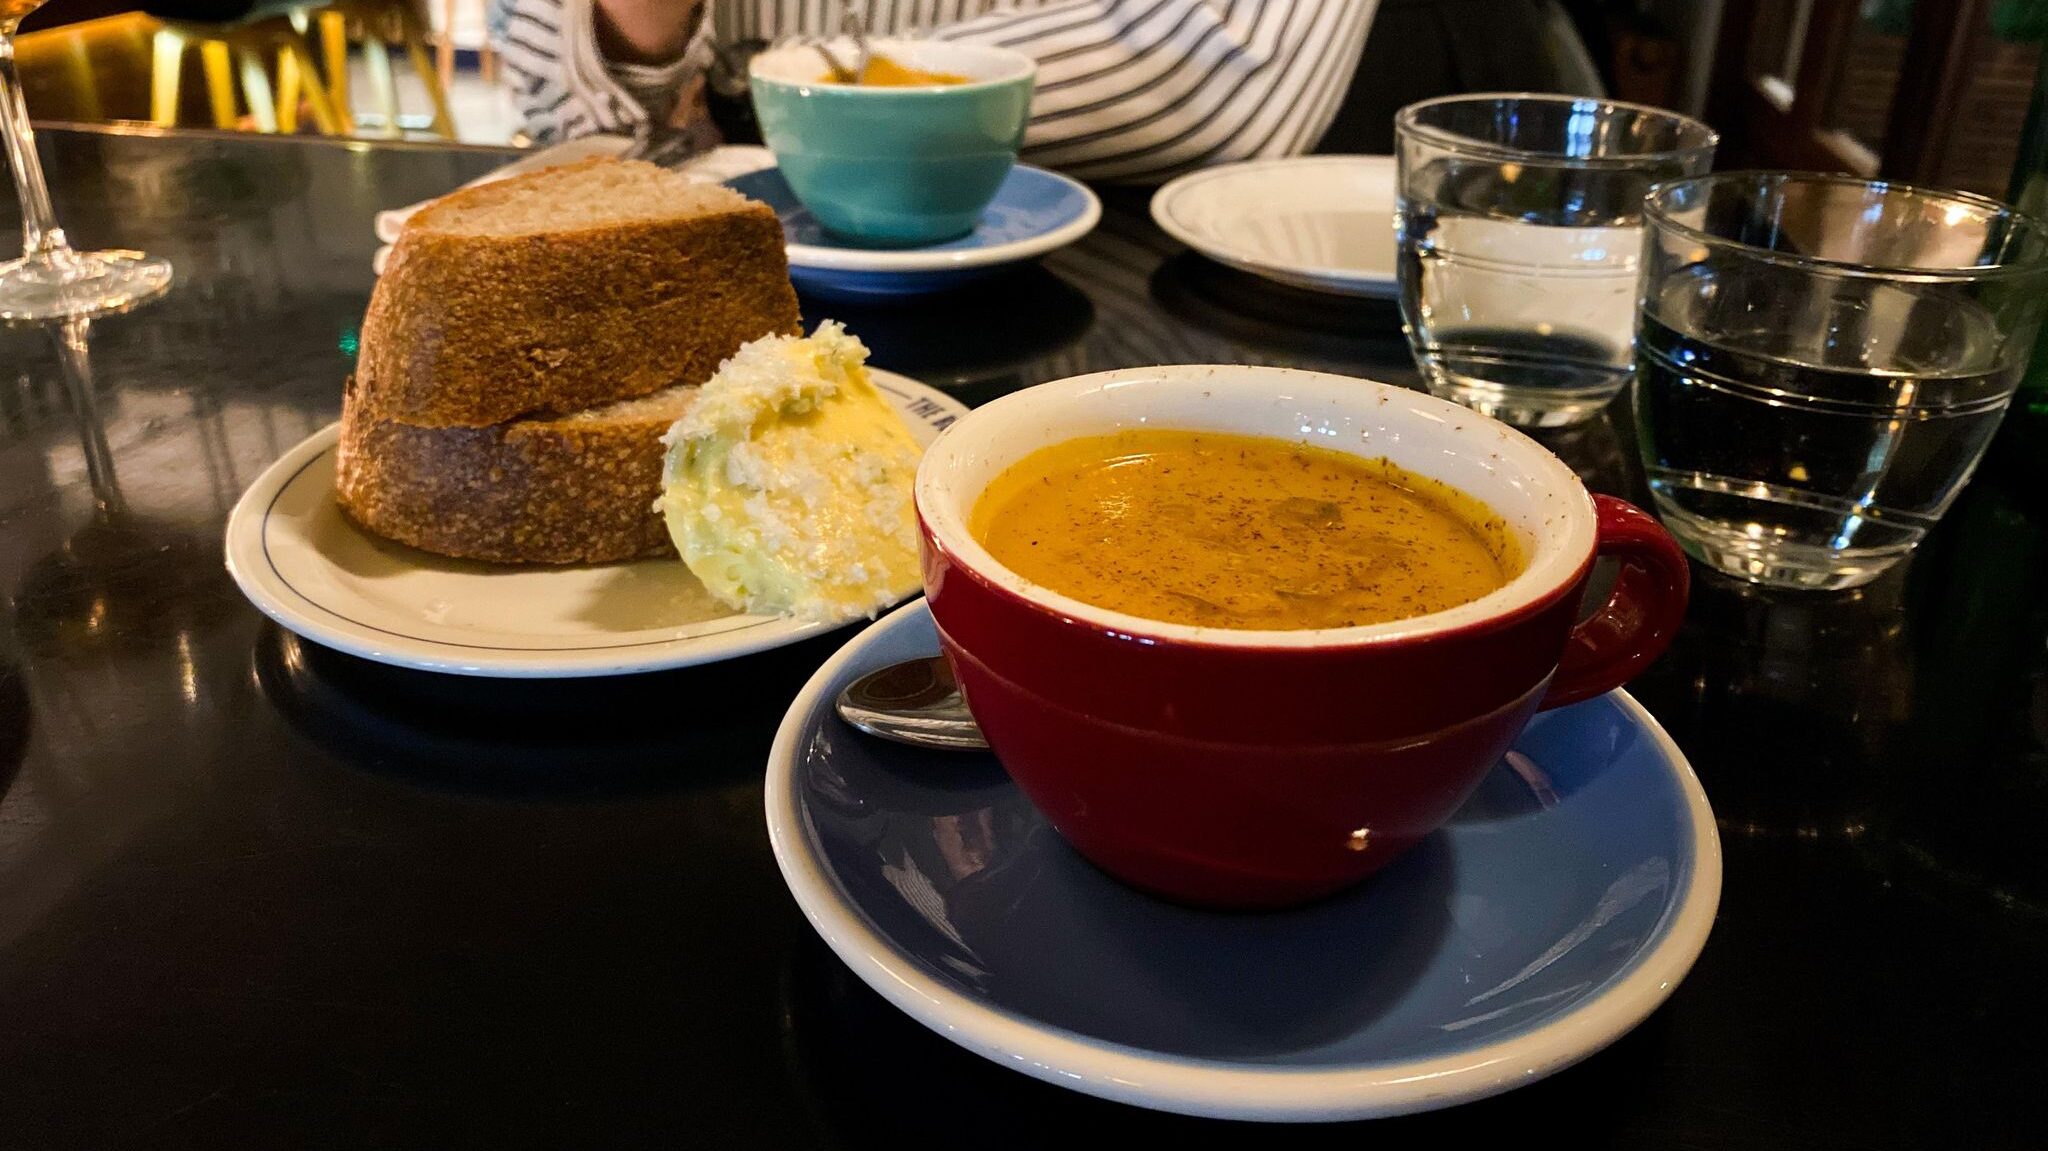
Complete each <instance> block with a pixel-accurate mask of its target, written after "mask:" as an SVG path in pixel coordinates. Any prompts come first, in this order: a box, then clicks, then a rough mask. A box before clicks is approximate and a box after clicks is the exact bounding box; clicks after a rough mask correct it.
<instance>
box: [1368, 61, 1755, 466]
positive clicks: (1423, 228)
mask: <svg viewBox="0 0 2048 1151" xmlns="http://www.w3.org/2000/svg"><path fill="white" fill-rule="evenodd" d="M1394 134H1395V136H1396V139H1397V143H1396V146H1395V152H1396V155H1397V160H1396V163H1397V165H1398V170H1399V180H1398V185H1397V187H1398V193H1397V194H1398V202H1399V207H1398V211H1397V214H1396V220H1395V227H1396V230H1397V234H1398V237H1399V268H1400V281H1401V321H1402V327H1403V329H1404V330H1406V332H1407V333H1408V346H1409V348H1410V349H1412V350H1413V351H1414V353H1415V362H1416V364H1417V365H1418V366H1419V367H1420V368H1421V370H1422V376H1423V379H1424V381H1425V382H1426V383H1427V384H1428V385H1429V390H1430V391H1432V392H1434V393H1436V394H1437V395H1439V396H1443V397H1446V398H1448V399H1453V400H1456V401H1458V402H1459V403H1461V404H1464V405H1465V406H1466V407H1469V408H1476V409H1478V410H1479V411H1482V412H1485V413H1486V414H1487V415H1489V416H1493V417H1495V418H1496V419H1501V420H1506V421H1507V422H1509V423H1512V424H1520V425H1523V426H1525V427H1553V426H1557V425H1561V424H1570V423H1576V422H1578V421H1580V420H1583V419H1586V418H1588V417H1590V416H1593V415H1595V414H1597V413H1598V412H1599V411H1600V409H1601V408H1603V407H1605V406H1606V405H1607V402H1608V401H1609V400H1612V399H1613V398H1614V396H1615V394H1616V393H1618V392H1619V391H1620V390H1621V386H1622V385H1623V384H1625V383H1627V382H1628V378H1629V373H1630V371H1631V370H1632V368H1633V356H1632V348H1631V335H1632V333H1633V332H1634V329H1635V303H1636V266H1637V263H1638V261H1639V260H1640V257H1641V251H1642V203H1643V196H1644V194H1645V193H1647V192H1648V191H1649V190H1650V187H1651V185H1653V184H1656V183H1657V182H1659V181H1661V180H1671V179H1676V178H1679V177H1681V176H1693V175H1699V174H1700V173H1703V172H1705V171H1706V170H1707V168H1708V166H1709V165H1710V164H1711V163H1712V161H1713V157H1714V143H1715V140H1716V137H1715V135H1714V132H1713V130H1712V129H1711V128H1708V127H1707V126H1706V125H1705V124H1702V123H1700V122H1699V121H1697V120H1692V119H1688V118H1687V117H1684V116H1681V115H1678V114H1677V113H1675V112H1665V111H1661V110H1659V109H1656V108H1646V107H1643V106H1641V105H1637V104H1623V103H1618V102H1616V101H1613V100H1592V99H1584V98H1580V97H1574V96H1542V95H1529V94H1522V95H1511V94H1489V95H1473V96H1448V97H1444V98H1442V99H1437V100H1425V101H1423V102H1422V103H1419V104H1410V105H1409V106H1408V107H1406V108H1403V109H1401V111H1400V112H1399V113H1398V114H1397V115H1396V116H1395V118H1394Z"/></svg>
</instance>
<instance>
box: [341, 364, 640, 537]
mask: <svg viewBox="0 0 2048 1151" xmlns="http://www.w3.org/2000/svg"><path fill="white" fill-rule="evenodd" d="M361 395H362V389H361V388H360V387H358V386H357V385H356V383H355V381H354V380H351V381H350V382H349V386H348V387H347V388H346V390H345V393H344V398H343V403H342V410H341V412H342V414H341V442H340V446H339V449H338V455H337V458H336V461H335V469H336V472H335V488H336V491H337V494H338V495H339V498H340V502H341V506H342V510H343V511H345V512H347V513H348V515H349V518H351V519H353V520H355V521H356V522H357V523H358V524H361V525H362V526H363V527H365V528H367V529H369V530H370V531H372V532H375V533H376V534H378V535H381V536H385V537H387V538H390V539H394V540H397V541H399V542H400V543H405V544H410V545H412V546H413V547H416V548H421V549H423V550H425V551H430V552H437V553H439V554H441V555H448V556H456V557H459V558H462V559H474V560H489V561H492V562H496V563H548V564H573V563H608V562H611V561H614V560H625V559H634V558H636V557H640V556H661V555H666V556H674V555H675V545H673V544H672V543H670V542H669V536H668V529H667V527H666V526H665V525H664V524H663V522H662V518H661V516H660V515H659V514H658V513H656V512H655V511H654V501H655V499H656V497H658V496H659V495H660V494H661V468H662V456H663V454H664V452H665V449H664V448H663V446H662V443H661V435H662V433H663V432H666V431H667V430H668V426H669V424H670V422H671V421H672V420H673V419H674V417H675V415H676V413H675V412H674V411H668V412H656V413H652V414H648V415H644V416H641V417H639V418H634V419H589V418H582V419H554V418H543V419H529V420H518V421H514V422H511V423H507V424H502V425H499V426H496V427H487V428H461V427H450V428H421V427H414V426H412V425H409V424H402V423H398V422H395V421H391V420H380V419H376V418H374V417H372V416H370V415H368V414H367V413H366V412H365V411H364V410H363V405H362V404H361V403H360V402H359V400H360V397H361Z"/></svg>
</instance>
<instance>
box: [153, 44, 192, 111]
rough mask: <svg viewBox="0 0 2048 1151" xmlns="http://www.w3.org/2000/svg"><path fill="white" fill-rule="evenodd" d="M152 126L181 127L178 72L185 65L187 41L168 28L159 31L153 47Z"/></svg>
mask: <svg viewBox="0 0 2048 1151" xmlns="http://www.w3.org/2000/svg"><path fill="white" fill-rule="evenodd" d="M150 52H151V60H150V66H149V122H150V123H152V124H155V125H156V126H157V127H159V128H170V127H174V126H176V125H177V123H178V69H179V68H180V67H182V66H183V65H184V63H185V38H184V37H183V36H181V35H179V34H178V33H176V32H173V31H172V30H171V29H169V28H159V29H157V33H156V37H155V41H154V42H153V43H152V44H151V45H150Z"/></svg>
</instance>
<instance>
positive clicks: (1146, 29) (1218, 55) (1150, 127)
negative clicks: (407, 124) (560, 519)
mask: <svg viewBox="0 0 2048 1151" xmlns="http://www.w3.org/2000/svg"><path fill="white" fill-rule="evenodd" d="M490 4H491V16H492V28H493V33H494V39H495V41H496V43H497V44H498V47H499V50H500V57H501V59H502V60H503V62H504V65H505V68H504V71H505V75H506V76H507V78H508V81H509V83H510V84H511V86H512V94H513V98H514V103H515V104H516V105H517V106H518V108H519V111H520V113H521V115H522V116H523V118H524V121H525V127H526V132H527V134H528V135H529V136H531V137H532V138H533V139H534V140H536V141H539V142H542V143H552V142H555V141H559V140H563V139H568V138H570V137H573V136H580V135H586V134H589V133H592V132H620V133H628V134H630V133H632V132H635V131H637V130H638V129H640V128H641V127H642V126H644V125H646V124H648V123H650V122H654V123H669V122H672V121H674V120H676V119H678V118H679V117H678V116H677V113H676V109H677V107H678V105H679V103H680V102H682V101H683V100H685V99H686V98H687V94H688V93H690V92H691V91H692V90H693V88H694V87H695V86H697V85H699V84H701V82H702V78H703V77H704V75H705V73H706V72H707V70H708V69H709V68H710V67H711V66H712V63H713V61H714V59H715V58H716V57H717V56H718V54H719V53H720V52H721V51H723V50H725V49H728V48H730V47H731V46H732V45H736V44H740V43H742V42H746V41H767V42H775V41H778V40H781V39H784V38H787V37H792V36H799V35H815V34H824V33H827V32H829V31H831V30H833V29H836V28H837V27H838V24H839V17H840V12H841V10H842V4H841V0H706V4H707V15H708V18H707V19H706V20H705V23H704V27H703V28H702V29H700V31H699V33H698V35H697V36H696V37H695V38H694V39H693V40H692V41H691V43H690V46H689V47H688V48H687V49H686V50H685V51H684V53H683V56H682V58H681V59H678V60H676V61H675V62H673V63H670V64H665V65H659V66H647V65H637V64H624V63H613V62H611V61H608V60H606V59H605V58H604V56H603V54H602V53H601V52H600V51H599V50H598V46H597V34H596V27H595V24H594V19H593V7H592V5H593V0H490ZM1377 6H1378V0H868V3H867V5H866V8H867V18H868V27H869V28H870V29H871V30H872V31H873V32H874V33H875V34H876V35H898V36H903V35H913V36H914V35H929V36H933V37H937V38H942V39H947V40H961V41H970V42H974V43H982V44H995V45H1000V46H1002V47H1006V48H1012V49H1015V50H1017V51H1020V52H1023V53H1025V54H1026V55H1029V56H1031V57H1032V58H1034V59H1035V60H1037V61H1038V86H1037V89H1036V91H1035V93H1034V94H1033V96H1032V101H1031V123H1030V125H1029V127H1028V128H1027V129H1026V131H1025V135H1024V155H1025V157H1026V158H1027V159H1029V160H1030V161H1031V162H1033V163H1035V164H1041V165H1044V166H1047V167H1054V168H1060V169H1063V170H1065V171H1067V172H1070V173H1073V174H1074V175H1076V176H1081V177H1085V178H1089V179H1098V180H1112V181H1118V182H1124V183H1157V182H1159V181H1161V180H1165V179H1168V178H1170V177H1172V176H1174V175H1176V174H1178V173H1180V172H1183V171H1186V170H1188V169H1190V168H1196V167H1200V166H1203V165H1206V164H1216V163H1223V162H1226V161H1231V160H1246V159H1252V158H1256V157H1265V156H1289V155H1297V154H1300V153H1303V152H1306V151H1308V150H1309V149H1311V148H1313V147H1314V146H1315V144H1316V141H1317V140H1318V139H1320V138H1321V137H1322V134H1323V131H1324V129H1326V128H1328V127H1329V125H1330V121H1331V119H1332V118H1333V117H1334V116H1335V115H1336V113H1337V109H1338V106H1339V105H1340V104H1341V103H1342V101H1343V99H1344V94H1345V92H1346V91H1347V90H1348V89H1349V88H1350V85H1351V78H1352V73H1353V72H1354V71H1356V69H1357V67H1358V58H1359V54H1360V52H1361V51H1362V50H1363V48H1364V46H1365V34H1366V30H1367V28H1368V27H1369V26H1370V25H1371V23H1372V15H1373V10H1374V9H1375V8H1376V7H1377ZM680 118H681V119H686V120H687V119H689V118H690V117H689V116H688V115H685V116H683V117H680ZM698 119H699V120H701V116H700V117H698Z"/></svg>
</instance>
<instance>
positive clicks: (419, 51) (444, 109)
mask: <svg viewBox="0 0 2048 1151" xmlns="http://www.w3.org/2000/svg"><path fill="white" fill-rule="evenodd" d="M407 23H408V24H409V25H410V26H409V27H408V28H407V29H406V32H407V35H406V38H405V51H406V54H407V55H409V56H411V57H412V70H413V71H415V72H417V73H419V76H420V82H421V83H423V84H425V85H426V86H427V99H429V100H431V101H433V104H434V123H433V125H432V128H433V132H434V134H435V135H436V136H439V137H441V138H442V139H444V140H453V139H454V138H455V114H454V113H453V112H451V111H449V110H448V89H446V88H444V87H442V85H441V76H440V74H439V73H437V72H435V71H434V62H433V61H432V60H431V59H429V58H428V57H427V45H426V41H425V39H424V38H423V37H422V36H421V35H420V32H421V31H422V29H421V28H420V26H419V24H418V23H417V22H416V21H410V20H408V21H407Z"/></svg>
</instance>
